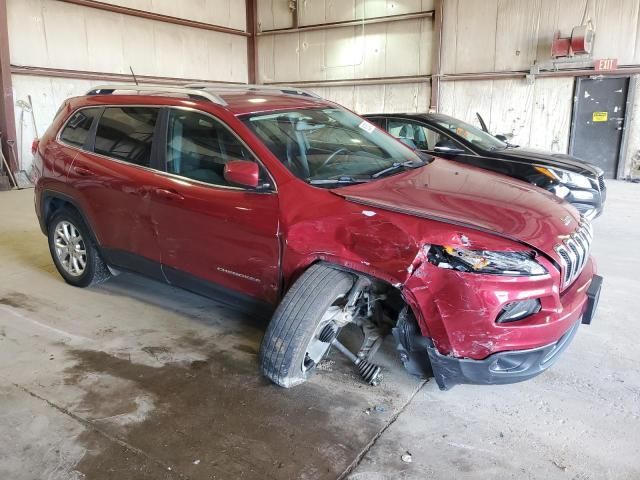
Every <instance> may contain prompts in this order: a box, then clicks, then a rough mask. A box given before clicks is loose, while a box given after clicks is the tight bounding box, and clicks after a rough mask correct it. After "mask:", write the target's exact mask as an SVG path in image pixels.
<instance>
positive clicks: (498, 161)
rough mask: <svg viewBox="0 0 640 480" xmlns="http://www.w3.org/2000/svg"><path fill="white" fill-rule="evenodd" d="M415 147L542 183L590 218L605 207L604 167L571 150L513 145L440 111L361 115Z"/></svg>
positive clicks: (543, 186)
mask: <svg viewBox="0 0 640 480" xmlns="http://www.w3.org/2000/svg"><path fill="white" fill-rule="evenodd" d="M363 116H364V117H365V118H367V119H368V120H369V121H370V122H373V123H375V124H377V125H378V126H379V127H381V128H383V129H384V130H386V131H387V132H389V133H390V134H391V135H393V136H394V137H396V138H397V139H399V140H400V141H402V142H403V143H405V144H407V145H408V146H410V147H411V148H414V149H416V150H420V151H423V152H427V153H430V154H433V155H437V156H438V157H443V158H446V159H449V160H454V161H456V162H461V163H466V164H468V165H474V166H476V167H480V168H484V169H486V170H491V171H493V172H497V173H502V174H504V175H508V176H510V177H513V178H517V179H519V180H524V181H526V182H529V183H532V184H534V185H536V186H538V187H541V188H544V189H546V190H548V191H550V192H552V193H554V194H555V195H557V196H558V197H560V198H563V199H565V200H566V201H567V202H569V203H571V204H572V205H573V206H574V207H576V209H577V210H578V211H579V212H580V213H581V214H583V215H584V216H585V217H586V218H587V219H589V220H592V219H594V218H595V217H597V216H599V215H600V214H601V213H602V210H603V207H604V201H605V197H606V187H605V183H604V172H603V171H602V169H600V168H599V167H596V166H595V165H591V164H589V163H587V162H585V161H582V160H579V159H577V158H575V157H571V156H569V155H564V154H561V153H552V152H545V151H542V150H534V149H530V148H523V147H520V146H517V145H511V144H509V143H508V142H506V141H505V140H504V138H499V137H494V136H493V135H490V134H489V133H487V132H485V131H483V130H480V129H479V128H476V127H474V126H473V125H470V124H468V123H466V122H463V121H462V120H458V119H456V118H453V117H450V116H448V115H443V114H441V113H419V114H407V113H402V114H396V113H394V114H371V115H363Z"/></svg>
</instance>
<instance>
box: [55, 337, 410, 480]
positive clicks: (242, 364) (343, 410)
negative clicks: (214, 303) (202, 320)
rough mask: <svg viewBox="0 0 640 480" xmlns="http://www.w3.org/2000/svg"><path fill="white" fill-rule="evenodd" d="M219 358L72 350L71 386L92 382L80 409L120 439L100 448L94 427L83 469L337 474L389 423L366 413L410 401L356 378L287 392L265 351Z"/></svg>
mask: <svg viewBox="0 0 640 480" xmlns="http://www.w3.org/2000/svg"><path fill="white" fill-rule="evenodd" d="M147 350H149V352H153V354H155V355H157V354H158V353H159V352H160V350H159V349H157V348H154V347H149V348H148V349H147ZM213 352H214V353H209V355H208V357H207V358H206V360H196V361H192V362H182V363H168V364H165V365H163V366H161V367H159V368H157V367H153V366H148V365H141V364H136V363H132V362H131V361H130V360H129V359H127V358H120V357H116V356H113V355H110V354H108V353H105V352H102V351H93V350H73V351H71V355H72V356H73V357H74V358H75V360H76V361H77V363H76V365H75V366H74V367H72V368H70V369H69V370H67V372H66V374H67V380H66V381H67V383H69V384H82V383H83V382H84V385H85V391H86V395H85V396H84V398H83V400H82V402H81V404H80V405H79V406H78V407H77V409H76V410H77V411H78V412H82V416H83V418H85V419H87V420H89V421H90V422H91V425H94V426H95V427H96V429H98V430H100V431H101V432H103V434H104V435H106V436H110V437H111V438H112V439H115V440H116V441H111V442H107V443H106V444H105V442H103V441H102V439H101V441H100V442H99V444H97V443H96V431H95V430H93V429H89V430H87V431H86V433H85V434H83V435H82V436H81V438H80V441H82V442H83V443H84V445H85V447H86V448H87V454H85V456H84V457H83V459H82V461H81V462H80V463H79V464H78V465H77V466H76V470H77V471H79V472H81V473H83V474H84V475H86V478H90V479H114V480H115V479H122V478H127V479H132V480H133V479H147V478H149V479H150V478H154V479H156V478H193V479H210V478H221V479H227V478H229V479H231V478H233V479H254V478H255V479H276V478H277V479H280V478H282V479H285V478H286V479H289V478H297V479H306V478H308V479H311V478H313V479H322V478H336V477H337V476H338V475H339V474H340V473H341V472H343V471H344V469H345V468H346V467H347V466H348V465H349V464H350V463H351V462H352V461H353V459H354V458H355V457H356V456H357V455H358V454H359V453H360V452H361V450H362V449H363V448H364V447H365V446H366V445H367V443H368V442H369V441H370V439H371V438H372V437H373V436H374V435H375V434H376V433H377V432H378V431H379V430H380V429H381V428H382V427H383V426H384V424H385V422H386V421H388V418H389V417H388V415H387V414H384V415H378V416H371V415H366V414H365V413H364V411H365V409H366V407H367V406H370V405H371V404H372V403H386V404H387V405H389V406H390V407H391V409H390V410H392V409H393V406H394V404H400V403H401V402H402V401H403V398H402V395H399V394H398V393H397V392H394V391H393V390H389V389H379V390H372V389H370V388H369V387H366V386H364V385H359V384H358V383H357V380H356V381H354V378H352V376H351V375H352V374H351V373H343V374H342V375H337V374H326V375H325V374H319V375H317V380H315V379H314V381H312V382H307V383H306V384H304V385H302V386H299V387H297V388H295V389H292V390H285V389H282V388H279V387H276V386H274V385H271V384H270V383H269V382H268V381H267V380H265V379H264V378H263V377H262V376H261V375H260V372H259V371H258V364H257V359H256V356H255V354H256V352H257V346H255V347H254V346H249V345H246V344H244V343H243V344H239V345H238V344H236V345H235V346H234V347H233V349H232V350H230V351H215V350H214V351H213ZM162 353H165V352H164V351H162ZM346 370H347V371H348V370H349V369H348V365H347V369H346ZM87 378H92V379H93V380H92V381H91V382H90V384H89V385H90V386H89V387H86V385H87ZM105 405H106V406H107V408H105ZM108 405H112V408H109V407H108ZM114 412H120V413H119V414H117V415H110V414H111V413H114ZM123 412H124V413H123ZM123 414H124V415H125V421H115V420H122V419H123ZM390 414H391V412H389V415H390ZM105 415H108V416H107V417H106V418H105ZM127 415H128V417H127ZM104 435H103V436H104Z"/></svg>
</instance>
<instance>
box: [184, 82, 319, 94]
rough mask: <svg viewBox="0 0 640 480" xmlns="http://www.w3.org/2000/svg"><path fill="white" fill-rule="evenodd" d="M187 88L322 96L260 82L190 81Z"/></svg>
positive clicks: (291, 87)
mask: <svg viewBox="0 0 640 480" xmlns="http://www.w3.org/2000/svg"><path fill="white" fill-rule="evenodd" d="M185 87H186V88H194V89H198V90H203V89H207V88H215V89H220V90H251V91H256V90H266V91H272V92H280V93H285V94H287V95H302V96H305V97H312V98H322V97H321V96H320V95H318V94H317V93H315V92H312V91H310V90H305V89H304V88H298V87H293V86H289V85H260V84H234V83H215V82H214V83H190V84H188V85H185Z"/></svg>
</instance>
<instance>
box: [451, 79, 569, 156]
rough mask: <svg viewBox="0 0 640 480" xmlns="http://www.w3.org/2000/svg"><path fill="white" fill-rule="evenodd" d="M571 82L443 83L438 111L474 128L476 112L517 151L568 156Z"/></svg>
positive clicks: (491, 129) (551, 80)
mask: <svg viewBox="0 0 640 480" xmlns="http://www.w3.org/2000/svg"><path fill="white" fill-rule="evenodd" d="M573 82H574V80H573V78H540V79H538V80H536V81H535V83H533V84H529V83H527V82H526V81H525V80H520V79H503V80H486V81H478V80H473V81H455V82H444V83H443V84H442V86H441V90H440V92H441V93H440V95H441V98H440V102H441V105H442V107H441V108H440V111H442V112H443V113H447V114H449V115H452V116H454V117H458V118H461V119H463V120H466V121H468V122H470V123H472V124H474V125H476V126H479V122H478V120H477V118H476V112H478V113H480V115H482V117H483V118H484V120H485V122H486V123H487V127H488V128H489V131H491V132H493V133H495V134H498V133H501V134H508V135H512V136H513V139H512V142H513V143H515V144H517V145H529V146H531V147H536V148H543V149H547V150H551V151H554V152H566V151H567V148H568V145H569V130H570V125H571V109H572V104H573Z"/></svg>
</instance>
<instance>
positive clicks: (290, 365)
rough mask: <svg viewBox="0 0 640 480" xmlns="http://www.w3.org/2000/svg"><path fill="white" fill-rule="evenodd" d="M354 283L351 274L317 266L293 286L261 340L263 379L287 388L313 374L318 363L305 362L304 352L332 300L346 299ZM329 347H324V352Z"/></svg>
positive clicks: (315, 337)
mask: <svg viewBox="0 0 640 480" xmlns="http://www.w3.org/2000/svg"><path fill="white" fill-rule="evenodd" d="M354 280H355V278H354V276H353V275H350V274H348V273H346V272H343V271H340V270H336V269H334V268H331V267H328V266H326V265H322V264H318V265H313V266H311V267H310V268H309V269H308V270H307V271H306V272H305V273H304V274H302V276H301V277H300V278H299V279H298V280H297V281H296V282H295V283H294V284H293V286H292V287H291V288H290V289H289V291H288V292H287V294H286V295H285V296H284V298H283V299H282V302H280V305H278V308H277V309H276V311H275V313H274V314H273V317H272V319H271V322H270V323H269V326H268V327H267V331H266V333H265V336H264V339H263V340H262V347H261V349H260V365H261V367H262V372H263V373H264V375H265V376H266V377H267V378H269V379H270V380H271V381H273V382H274V383H276V384H277V385H280V386H281V387H285V388H290V387H293V386H295V385H299V384H301V383H303V382H305V381H306V380H307V379H308V378H309V377H310V376H311V375H312V374H313V373H314V372H315V367H316V365H317V363H318V362H316V361H311V360H310V359H309V355H308V352H307V349H308V348H309V346H310V343H311V342H312V341H313V342H317V336H318V334H319V332H320V330H322V327H324V326H325V325H326V323H327V322H326V321H325V320H323V318H325V316H326V315H325V314H326V313H327V312H328V311H329V309H330V307H332V306H333V305H334V304H335V303H336V301H340V299H343V298H344V299H346V295H347V294H348V293H349V291H350V290H351V288H352V287H353V284H354ZM323 322H324V324H323ZM329 346H330V344H327V348H326V351H328V350H329ZM326 351H325V352H324V354H321V356H324V355H325V354H326ZM316 360H318V359H316ZM318 361H319V360H318Z"/></svg>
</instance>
